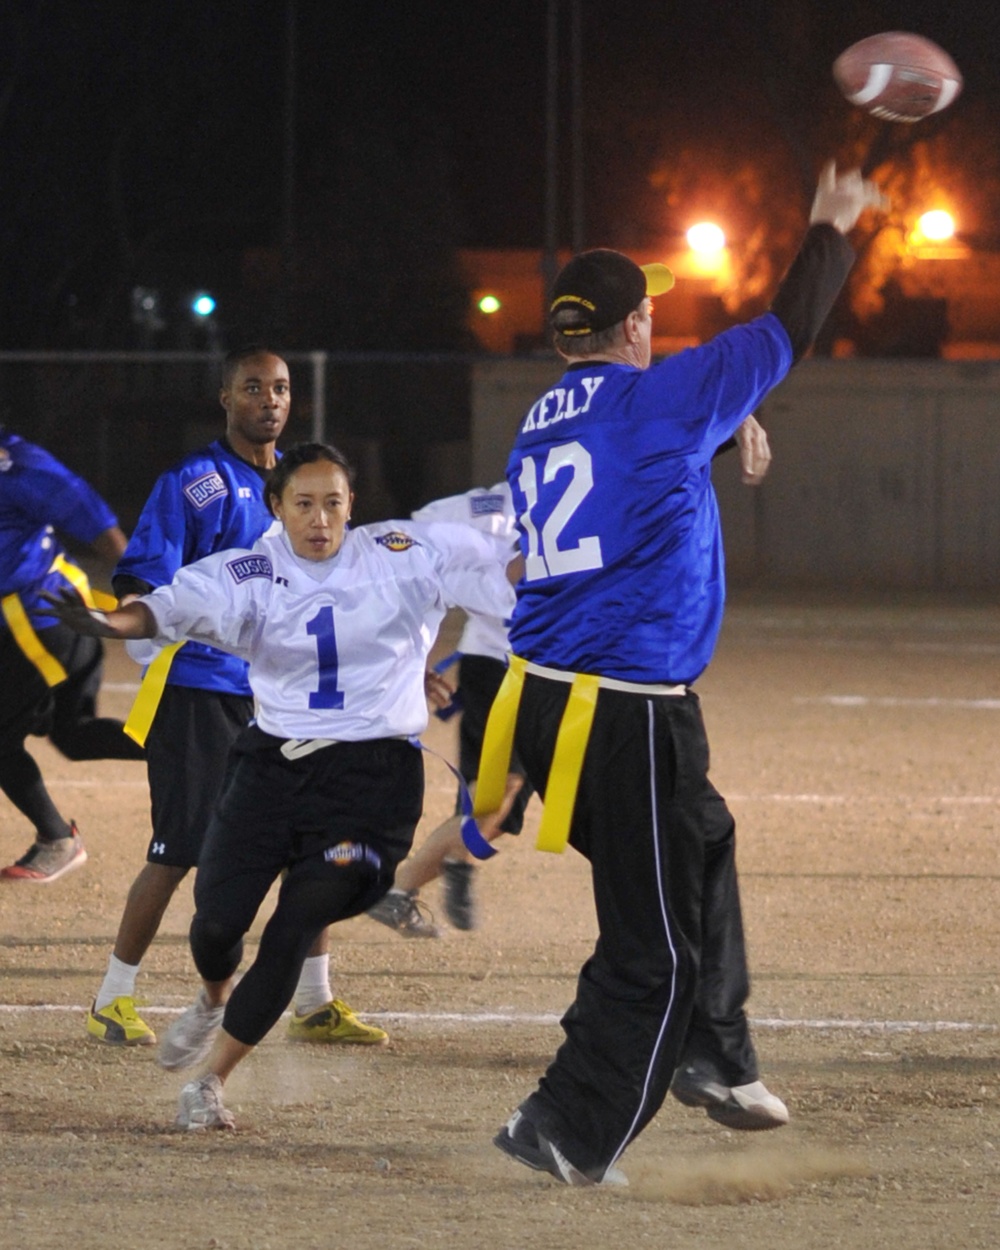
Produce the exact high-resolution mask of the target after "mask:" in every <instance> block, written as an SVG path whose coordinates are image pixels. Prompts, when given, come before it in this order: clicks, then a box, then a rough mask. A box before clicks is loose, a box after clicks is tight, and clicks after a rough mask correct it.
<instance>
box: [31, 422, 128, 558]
mask: <svg viewBox="0 0 1000 1250" xmlns="http://www.w3.org/2000/svg"><path fill="white" fill-rule="evenodd" d="M21 446H22V447H24V448H25V450H26V452H27V454H26V455H24V456H22V457H19V458H18V462H17V464H16V467H15V469H14V471H13V472H12V473H11V474H10V478H9V487H10V490H11V495H12V497H13V499H14V500H15V501H16V503H17V506H18V507H19V508H20V510H21V512H22V513H23V514H24V516H25V517H26V518H28V519H29V520H30V521H33V522H35V523H36V524H37V525H38V526H39V528H41V527H43V526H45V525H51V526H53V527H54V528H55V529H57V530H59V532H60V533H62V534H66V535H68V536H69V537H70V538H73V539H75V540H76V541H77V542H81V543H92V542H93V541H94V539H95V538H97V537H98V535H100V534H103V533H104V531H105V530H108V529H111V527H112V526H114V525H117V524H118V518H117V517H116V516H115V514H114V513H113V512H112V511H111V509H110V508H109V507H108V505H107V504H106V503H105V502H104V500H103V499H102V498H101V496H100V495H99V494H98V493H97V491H96V490H94V488H93V487H92V486H90V485H89V484H88V483H87V482H85V481H84V480H83V478H82V477H77V475H76V474H75V473H73V472H72V471H71V470H70V469H67V468H66V466H65V465H64V464H61V463H60V462H59V461H58V460H57V459H56V458H55V456H52V455H50V454H49V453H48V452H47V451H45V450H43V449H42V448H41V447H36V446H34V445H31V446H30V449H29V448H28V446H27V445H26V444H22V445H21Z"/></svg>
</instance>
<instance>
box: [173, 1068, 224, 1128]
mask: <svg viewBox="0 0 1000 1250" xmlns="http://www.w3.org/2000/svg"><path fill="white" fill-rule="evenodd" d="M175 1123H176V1124H177V1127H178V1128H186V1129H188V1130H189V1131H191V1132H196V1131H197V1130H199V1129H205V1128H224V1129H234V1128H235V1127H236V1121H235V1120H234V1119H233V1113H232V1112H231V1111H227V1110H226V1108H225V1107H224V1106H223V1105H222V1082H221V1081H220V1080H219V1078H218V1077H217V1076H216V1075H215V1073H214V1072H210V1073H209V1074H208V1076H203V1077H202V1078H201V1079H200V1080H198V1081H189V1082H188V1083H187V1085H185V1086H184V1088H183V1089H182V1090H181V1097H180V1102H179V1104H178V1107H177V1119H176V1121H175Z"/></svg>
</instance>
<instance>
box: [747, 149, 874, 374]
mask: <svg viewBox="0 0 1000 1250" xmlns="http://www.w3.org/2000/svg"><path fill="white" fill-rule="evenodd" d="M885 203H886V202H885V198H884V197H883V195H882V193H881V191H879V189H878V187H876V186H875V184H874V183H872V182H868V181H867V180H866V179H864V178H862V177H861V173H860V171H859V170H857V169H852V170H849V171H848V172H847V173H843V174H838V173H837V167H836V165H835V164H834V162H833V161H830V162H828V164H827V165H825V166H824V168H823V172H822V173H821V174H820V179H819V185H818V186H817V188H816V196H815V199H814V200H813V206H812V211H811V213H810V214H809V230H808V232H807V233H806V237H805V239H803V241H802V246H801V248H800V249H799V253H798V255H797V256H796V257H795V260H794V261H793V262H792V266H791V268H790V269H789V271H788V273H787V274H786V275H785V278H784V281H783V282H782V284H781V286H780V287H779V288H778V291H777V294H776V295H775V297H774V300H773V301H772V303H771V312H773V313H774V315H775V316H776V317H777V318H778V320H779V321H780V322H781V324H782V325H783V326H784V327H785V331H786V332H787V334H788V337H789V339H790V340H791V344H792V356H793V359H794V360H800V359H801V358H802V357H803V356H804V355H805V353H806V352H807V351H808V350H809V348H810V347H811V346H812V344H813V341H814V339H815V338H816V335H817V334H818V333H819V330H820V327H821V326H822V324H823V322H824V321H825V320H826V318H827V315H828V313H829V312H830V309H831V308H832V307H833V303H834V300H836V298H837V296H838V295H839V294H840V288H841V287H842V286H843V285H844V281H845V280H846V278H847V275H848V273H849V272H850V270H851V266H852V265H853V264H854V249H853V248H852V247H851V245H850V243H848V241H847V239H846V238H845V237H844V236H845V235H846V234H847V232H848V231H849V230H851V229H853V227H854V225H855V223H856V222H857V220H858V218H859V217H860V216H861V214H862V213H863V212H864V211H865V210H866V209H871V208H875V209H881V208H884V207H885Z"/></svg>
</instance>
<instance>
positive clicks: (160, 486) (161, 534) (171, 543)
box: [115, 473, 198, 586]
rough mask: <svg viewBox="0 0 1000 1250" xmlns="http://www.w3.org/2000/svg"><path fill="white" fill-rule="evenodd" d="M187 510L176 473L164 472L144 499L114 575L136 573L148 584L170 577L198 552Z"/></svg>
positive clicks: (163, 580) (167, 579)
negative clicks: (143, 505)
mask: <svg viewBox="0 0 1000 1250" xmlns="http://www.w3.org/2000/svg"><path fill="white" fill-rule="evenodd" d="M187 513H188V503H187V500H186V499H185V497H184V491H183V487H182V484H181V479H180V477H179V476H178V475H177V474H175V473H164V474H163V476H162V477H160V478H159V480H158V481H157V483H156V485H155V486H154V487H153V490H152V493H151V494H150V496H149V498H148V499H147V500H146V505H145V507H144V508H143V510H142V512H141V513H140V515H139V520H138V521H137V522H136V525H135V529H134V530H133V531H132V537H131V538H130V539H129V544H128V546H127V547H126V548H125V554H124V555H123V556H122V558H121V559H120V560H119V561H118V566H117V567H116V569H115V577H120V576H122V575H126V576H129V577H137V578H140V579H141V580H142V581H144V582H148V583H149V584H150V585H151V586H166V585H167V584H168V583H169V582H170V581H172V580H173V576H174V574H175V573H176V572H177V570H178V569H179V568H181V567H182V566H183V565H185V564H190V563H191V561H192V560H193V559H196V558H197V555H198V553H197V552H196V542H195V537H196V535H195V534H194V532H193V527H192V526H191V525H190V524H189V522H188V516H187Z"/></svg>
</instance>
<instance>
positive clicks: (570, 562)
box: [517, 442, 604, 582]
mask: <svg viewBox="0 0 1000 1250" xmlns="http://www.w3.org/2000/svg"><path fill="white" fill-rule="evenodd" d="M564 469H568V470H569V471H570V478H569V481H568V482H566V483H565V485H564V486H563V488H562V493H561V494H560V495H559V497H558V499H557V500H556V503H555V507H553V509H552V511H551V512H550V513H549V515H548V519H547V520H546V521H545V523H544V525H543V526H542V529H541V533H539V531H538V527H537V526H536V525H535V522H534V519H533V517H532V513H533V512H534V511H535V508H536V507H537V505H538V468H537V466H536V464H535V458H534V457H533V456H525V458H524V460H523V461H522V462H521V473H520V476H519V477H518V479H517V484H518V486H520V488H521V491H522V493H523V494H524V497H525V499H526V500H527V501H528V507H527V511H526V512H525V513H524V514H523V515H522V516H521V517H520V518H519V520H520V522H521V524H522V525H523V526H524V532H525V534H526V535H527V539H528V554H527V557H526V558H525V561H524V575H525V578H526V579H527V580H528V581H529V582H534V581H538V579H539V578H542V577H558V576H559V575H560V574H562V573H580V572H583V571H584V570H585V569H599V568H601V567H603V564H604V560H603V557H602V555H601V540H600V538H599V537H598V536H597V535H596V534H590V535H588V536H587V537H586V538H581V539H580V540H579V542H577V543H576V545H575V546H572V547H560V545H559V537H560V535H561V534H562V532H563V530H564V529H565V528H566V526H567V525H568V524H569V522H570V521H571V520H572V518H573V516H574V515H575V513H576V512H577V510H578V509H579V507H580V506H581V504H582V503H583V501H584V500H585V499H586V498H587V496H588V495H589V494H590V492H591V491H592V490H593V488H594V470H593V463H592V461H591V456H590V452H589V451H587V449H586V447H584V446H582V445H581V444H580V443H576V442H572V443H561V444H560V445H559V446H558V447H553V448H552V449H551V451H550V452H549V454H548V455H547V456H546V458H545V468H544V469H543V470H542V486H543V487H545V486H547V485H549V484H550V483H553V482H555V481H556V476H557V475H558V474H559V473H560V472H561V471H562V470H564ZM557 486H558V484H557ZM545 493H546V494H548V493H549V492H545Z"/></svg>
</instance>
